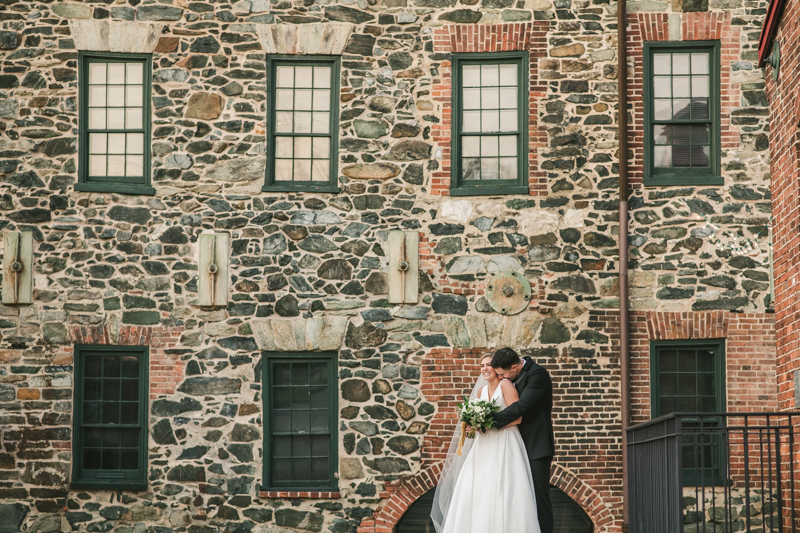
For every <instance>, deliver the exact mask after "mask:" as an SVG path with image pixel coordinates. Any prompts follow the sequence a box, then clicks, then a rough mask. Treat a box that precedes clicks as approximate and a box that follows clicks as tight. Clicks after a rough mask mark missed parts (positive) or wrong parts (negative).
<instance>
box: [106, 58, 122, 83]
mask: <svg viewBox="0 0 800 533" xmlns="http://www.w3.org/2000/svg"><path fill="white" fill-rule="evenodd" d="M108 83H114V84H119V85H122V84H123V83H125V63H109V64H108Z"/></svg>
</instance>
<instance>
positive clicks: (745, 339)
mask: <svg viewBox="0 0 800 533" xmlns="http://www.w3.org/2000/svg"><path fill="white" fill-rule="evenodd" d="M630 337H631V417H632V422H633V423H634V424H637V423H640V422H645V421H647V420H650V341H651V340H693V339H722V338H724V339H725V362H726V370H725V373H726V376H725V378H726V387H725V389H726V392H725V395H726V401H727V410H728V411H730V412H759V411H775V410H777V408H778V397H777V394H776V391H775V385H774V384H775V372H776V370H775V321H774V317H773V315H771V314H760V313H730V312H728V311H707V312H658V311H633V312H631V333H630Z"/></svg>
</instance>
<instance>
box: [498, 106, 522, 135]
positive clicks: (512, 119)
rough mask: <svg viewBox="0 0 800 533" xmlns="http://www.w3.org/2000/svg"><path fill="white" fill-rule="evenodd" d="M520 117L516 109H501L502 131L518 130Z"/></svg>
mask: <svg viewBox="0 0 800 533" xmlns="http://www.w3.org/2000/svg"><path fill="white" fill-rule="evenodd" d="M518 120H519V117H518V115H517V110H516V109H503V110H501V111H500V131H517V128H518V127H519V126H518V125H517V122H518Z"/></svg>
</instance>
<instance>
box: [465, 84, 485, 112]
mask: <svg viewBox="0 0 800 533" xmlns="http://www.w3.org/2000/svg"><path fill="white" fill-rule="evenodd" d="M462 94H463V100H464V104H463V105H464V109H480V108H481V90H480V89H478V88H471V89H464V90H463V91H462Z"/></svg>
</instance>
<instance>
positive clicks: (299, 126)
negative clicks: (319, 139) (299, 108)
mask: <svg viewBox="0 0 800 533" xmlns="http://www.w3.org/2000/svg"><path fill="white" fill-rule="evenodd" d="M294 132H295V133H311V113H295V114H294Z"/></svg>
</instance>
